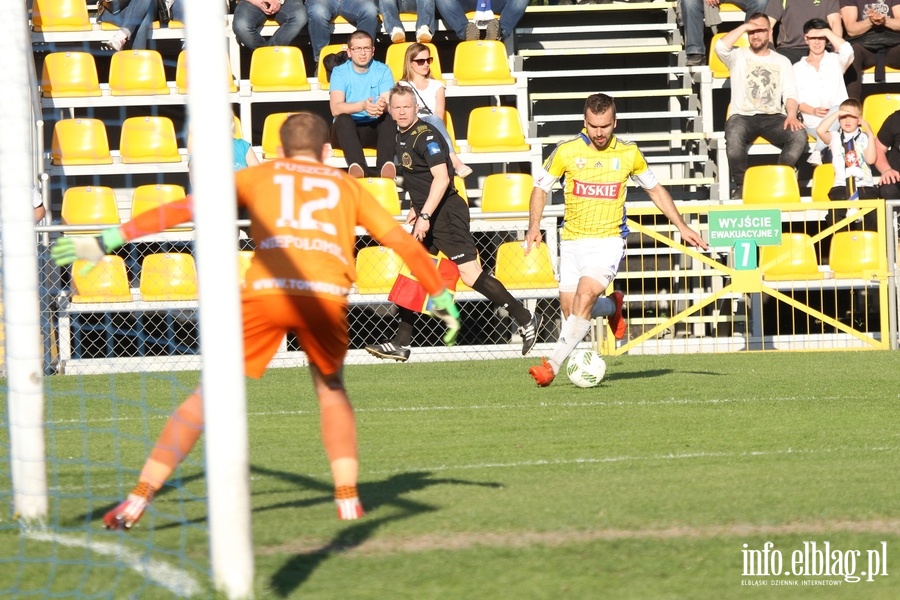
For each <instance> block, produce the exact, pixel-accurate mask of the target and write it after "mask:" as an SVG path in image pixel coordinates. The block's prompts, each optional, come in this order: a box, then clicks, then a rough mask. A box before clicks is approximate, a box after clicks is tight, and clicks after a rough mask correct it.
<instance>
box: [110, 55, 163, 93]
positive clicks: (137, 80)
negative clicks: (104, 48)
mask: <svg viewBox="0 0 900 600" xmlns="http://www.w3.org/2000/svg"><path fill="white" fill-rule="evenodd" d="M109 93H110V94H112V95H113V96H154V95H157V96H162V95H166V94H168V93H169V85H168V84H167V83H166V70H165V68H164V67H163V60H162V55H161V54H160V53H159V52H157V51H156V50H122V51H120V52H116V53H114V54H113V55H112V59H111V60H110V63H109Z"/></svg>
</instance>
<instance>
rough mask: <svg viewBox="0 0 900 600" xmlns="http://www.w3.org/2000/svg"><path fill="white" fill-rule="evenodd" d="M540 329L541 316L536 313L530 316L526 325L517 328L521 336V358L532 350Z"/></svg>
mask: <svg viewBox="0 0 900 600" xmlns="http://www.w3.org/2000/svg"><path fill="white" fill-rule="evenodd" d="M540 329H541V315H539V314H538V313H536V312H535V313H532V314H531V320H530V321H529V322H528V325H521V326H520V327H519V335H521V336H522V356H525V355H527V354H528V353H529V352H531V349H532V348H534V343H535V342H536V341H537V334H538V331H540Z"/></svg>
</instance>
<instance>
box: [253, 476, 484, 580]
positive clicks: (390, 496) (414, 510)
mask: <svg viewBox="0 0 900 600" xmlns="http://www.w3.org/2000/svg"><path fill="white" fill-rule="evenodd" d="M431 475H432V474H431V473H429V472H427V471H413V472H409V473H398V474H397V475H392V476H391V477H389V478H387V479H385V480H383V481H373V482H369V483H364V484H361V485H360V486H359V494H360V497H361V498H362V500H363V506H365V508H366V510H367V511H369V512H370V513H371V512H374V511H375V510H376V509H377V508H379V507H381V506H394V507H397V508H399V509H400V510H401V511H402V512H400V513H398V514H395V515H391V516H384V517H378V518H371V517H364V518H363V519H362V520H360V521H354V522H351V524H349V525H348V526H347V527H345V528H344V529H342V530H341V531H339V532H338V533H336V534H335V536H334V537H333V538H332V539H331V541H329V542H328V543H327V544H324V545H322V546H321V547H320V548H316V549H314V550H311V551H309V552H302V553H300V554H297V555H295V556H293V557H292V558H290V559H289V560H288V561H287V562H285V563H284V564H283V565H282V566H281V568H280V569H278V571H276V572H275V574H274V575H272V578H271V580H270V585H271V588H272V590H273V591H274V592H275V593H276V594H277V595H278V596H280V597H283V598H284V597H289V596H291V595H292V594H293V593H294V592H295V591H296V589H297V588H299V587H300V586H301V585H303V582H305V581H306V580H307V579H309V577H310V576H311V575H312V574H313V573H314V572H315V570H316V569H317V568H318V567H319V566H320V565H321V564H323V563H324V562H325V561H327V560H328V559H329V558H331V557H332V556H335V555H337V554H340V553H342V552H347V551H348V550H352V549H353V548H356V547H358V546H360V545H361V544H363V543H364V542H365V541H366V540H369V539H371V538H372V537H373V536H374V535H375V533H376V532H377V531H378V529H379V528H380V527H381V526H382V525H384V524H386V523H389V522H391V521H399V520H401V519H409V518H411V517H415V516H417V515H421V514H424V513H428V512H433V511H436V510H438V509H437V507H435V506H432V505H430V504H425V503H422V502H416V501H414V500H410V499H408V498H404V497H403V496H404V495H405V494H408V493H410V492H415V491H418V490H423V489H425V488H428V487H431V486H433V485H475V486H483V487H491V488H499V487H502V485H501V484H499V483H489V482H480V481H467V480H464V479H443V478H442V479H431ZM327 488H328V492H329V496H328V498H327V501H328V502H330V501H331V484H330V483H329V484H327Z"/></svg>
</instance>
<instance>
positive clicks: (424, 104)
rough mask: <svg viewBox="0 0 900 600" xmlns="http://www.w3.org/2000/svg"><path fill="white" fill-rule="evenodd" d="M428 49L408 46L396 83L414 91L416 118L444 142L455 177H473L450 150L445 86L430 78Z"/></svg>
mask: <svg viewBox="0 0 900 600" xmlns="http://www.w3.org/2000/svg"><path fill="white" fill-rule="evenodd" d="M433 60H434V59H433V58H432V56H431V50H429V49H428V46H426V45H425V44H420V43H418V42H416V43H414V44H410V45H409V48H407V49H406V57H405V58H404V60H403V77H402V78H401V79H400V81H398V82H397V83H398V84H400V85H406V86H409V87H411V88H412V89H413V91H415V93H416V98H417V102H418V114H419V118H420V119H422V120H423V121H425V122H426V123H428V124H429V125H431V126H432V127H433V128H434V129H435V130H436V131H437V132H438V133H440V134H441V135H442V136H444V139H445V140H447V145H448V146H449V148H450V161H451V162H452V163H453V170H454V171H456V174H457V175H459V176H460V177H462V178H463V179H465V178H466V177H468V176H469V175H471V174H472V168H471V167H469V166H467V165H465V164H464V163H463V162H462V161H461V160H459V156H457V154H456V152H454V151H453V140H451V139H450V134H449V133H448V132H447V126H446V125H444V102H445V95H444V94H445V92H444V84H443V82H441V81H440V80H438V79H435V78H434V77H432V76H431V63H432V61H433Z"/></svg>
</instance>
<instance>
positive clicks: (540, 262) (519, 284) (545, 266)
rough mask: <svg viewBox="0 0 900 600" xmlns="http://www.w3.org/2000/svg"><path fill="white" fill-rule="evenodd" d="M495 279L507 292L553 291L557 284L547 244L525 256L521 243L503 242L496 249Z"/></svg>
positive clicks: (532, 249) (534, 248)
mask: <svg viewBox="0 0 900 600" xmlns="http://www.w3.org/2000/svg"><path fill="white" fill-rule="evenodd" d="M496 277H497V279H498V280H499V281H500V282H501V283H503V285H504V286H506V288H507V289H509V290H522V289H531V288H536V289H551V288H553V289H555V288H557V287H558V286H559V282H558V281H557V280H556V277H555V276H554V274H553V262H552V260H551V259H550V250H549V248H548V247H547V244H541V245H540V246H539V247H532V248H531V251H530V252H529V253H528V254H525V246H524V245H523V242H505V243H503V244H500V246H498V248H497V271H496Z"/></svg>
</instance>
